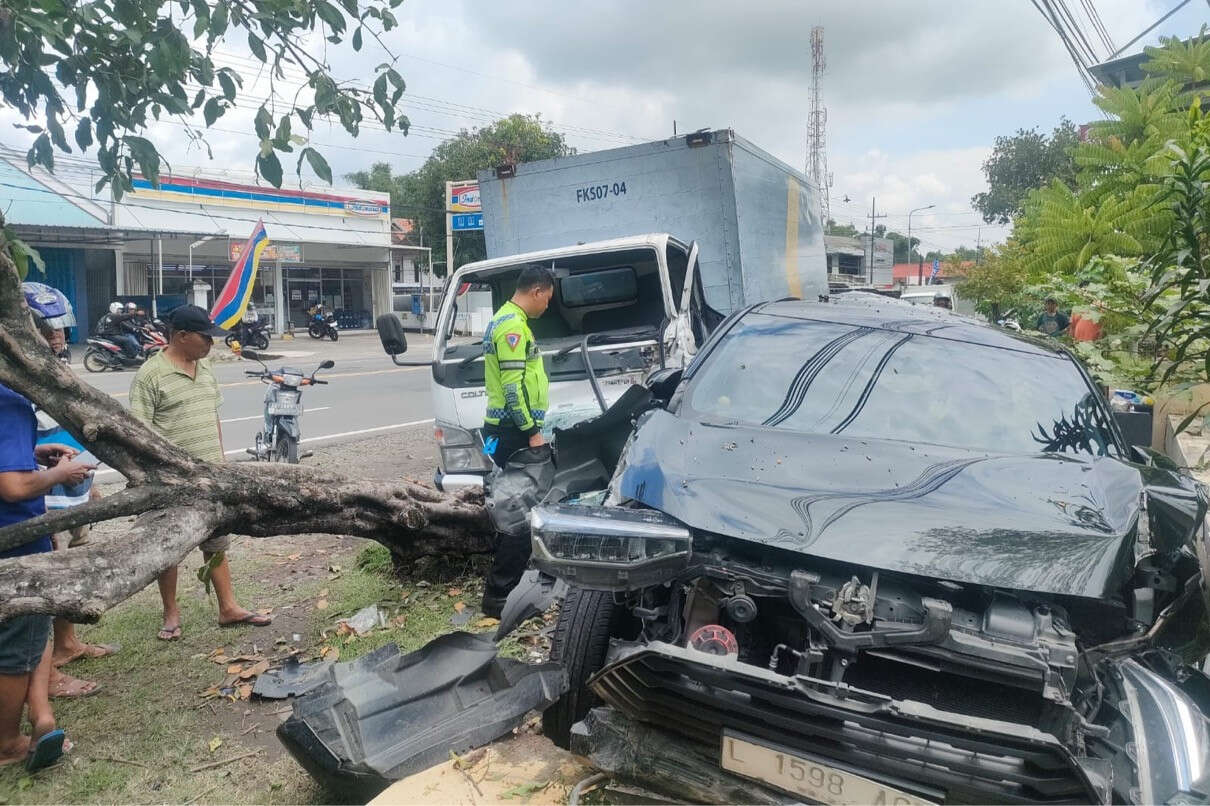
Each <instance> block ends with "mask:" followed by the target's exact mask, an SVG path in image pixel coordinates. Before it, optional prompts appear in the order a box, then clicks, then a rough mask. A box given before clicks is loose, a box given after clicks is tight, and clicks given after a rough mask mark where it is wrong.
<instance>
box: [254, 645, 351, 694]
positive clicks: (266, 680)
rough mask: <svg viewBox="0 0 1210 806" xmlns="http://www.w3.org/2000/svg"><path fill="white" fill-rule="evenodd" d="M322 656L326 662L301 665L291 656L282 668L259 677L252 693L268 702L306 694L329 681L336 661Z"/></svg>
mask: <svg viewBox="0 0 1210 806" xmlns="http://www.w3.org/2000/svg"><path fill="white" fill-rule="evenodd" d="M324 649H325V650H326V649H331V648H330V647H324ZM333 653H334V654H335V655H336V656H339V652H338V651H336V650H333ZM321 655H323V656H324V658H325V660H323V661H320V662H315V663H301V662H299V660H298V656H296V655H291V656H290V657H288V658H286V661H285V662H284V663H283V664H282V665H281V667H280V668H278V669H271V670H270V671H267V672H265V673H264V674H262V675H261V676H260V677H258V678H257V680H256V685H255V686H253V687H252V693H253V694H255V695H256V696H257V697H261V698H263V699H266V700H281V699H285V698H286V697H292V696H293V697H296V696H298V695H300V694H306V693H307V692H308V691H310V690H311V689H313V688H315V687H316V686H318V685H320V684H321V683H323V682H324V681H325V680H327V679H328V670H329V669H330V668H331V666H332V661H334V660H335V659H336V658H335V657H332V658H328V657H327V654H326V653H321Z"/></svg>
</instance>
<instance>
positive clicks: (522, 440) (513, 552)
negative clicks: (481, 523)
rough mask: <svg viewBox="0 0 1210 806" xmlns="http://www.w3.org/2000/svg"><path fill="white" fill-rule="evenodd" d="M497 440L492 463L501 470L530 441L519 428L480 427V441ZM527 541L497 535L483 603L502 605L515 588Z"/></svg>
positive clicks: (527, 551) (525, 557) (526, 559)
mask: <svg viewBox="0 0 1210 806" xmlns="http://www.w3.org/2000/svg"><path fill="white" fill-rule="evenodd" d="M493 437H495V438H496V440H497V443H496V450H495V451H494V452H493V453H492V461H493V462H495V463H496V466H497V467H499V468H503V467H504V466H505V465H507V464H508V457H510V456H512V455H513V454H514V453H516V452H517V451H519V450H521V449H523V448H528V447H529V437H527V436H526V435H525V434H523V433H521V430H520V429H519V428H516V427H514V426H507V425H488V424H486V423H485V424H484V426H483V440H484V442H485V443H486V442H487V441H488V440H490V439H491V438H493ZM529 555H530V537H529V535H528V534H523V535H506V534H504V533H502V532H497V533H496V538H495V545H494V546H493V548H492V567H491V570H490V571H488V572H487V580H486V584H485V585H484V590H483V599H484V601H485V602H490V603H495V604H496V605H503V604H504V600H505V599H507V598H508V594H509V591H511V590H512V589H513V588H515V587H517V583H518V582H520V581H521V575H522V574H524V573H525V566H527V565H528V564H529Z"/></svg>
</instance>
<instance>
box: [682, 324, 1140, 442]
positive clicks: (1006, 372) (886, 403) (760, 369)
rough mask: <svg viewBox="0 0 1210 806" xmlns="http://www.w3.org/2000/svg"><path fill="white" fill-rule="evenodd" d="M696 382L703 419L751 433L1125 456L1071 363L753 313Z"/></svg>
mask: <svg viewBox="0 0 1210 806" xmlns="http://www.w3.org/2000/svg"><path fill="white" fill-rule="evenodd" d="M691 383H692V386H691V388H690V390H689V395H688V400H689V407H690V408H691V409H692V410H693V411H694V412H698V413H701V414H704V415H707V416H711V417H715V418H721V419H725V420H730V421H733V422H737V423H743V424H747V425H756V426H765V427H770V428H785V429H790V430H795V431H806V432H810V433H817V434H837V435H844V436H850V437H866V438H875V439H895V440H904V441H908V442H926V443H932V444H937V445H952V446H955V447H961V448H968V449H976V450H986V451H991V452H994V453H1010V454H1031V453H1039V452H1060V453H1062V452H1069V453H1089V454H1094V455H1104V454H1107V453H1116V452H1117V451H1116V449H1115V447H1114V443H1113V438H1112V436H1111V431H1110V428H1109V426H1108V424H1107V422H1106V421H1105V417H1104V410H1103V408H1102V407H1101V406H1099V405H1098V404H1097V401H1096V399H1095V397H1094V392H1093V390H1092V389H1091V388H1089V386H1088V384H1087V383H1086V382H1085V380H1084V377H1083V376H1082V375H1081V374H1080V372H1079V371H1078V370H1077V368H1076V367H1075V365H1074V364H1073V363H1072V362H1071V360H1070V359H1067V358H1065V357H1051V356H1047V355H1041V354H1035V353H1028V352H1023V351H1015V350H1009V349H1003V348H997V347H987V346H982V345H977V344H969V343H964V342H958V341H951V340H946V339H941V338H936V337H931V336H923V335H912V334H907V333H902V332H896V331H889V330H880V329H877V328H869V327H855V326H852V325H841V324H835V323H829V322H815V321H809V320H801V319H789V318H784V317H779V316H770V315H765V314H752V315H749V316H747V317H745V318H744V320H743V321H742V322H740V323H738V324H737V325H736V326H735V328H734V329H733V330H732V331H731V332H730V333H728V334H727V337H726V338H725V339H724V341H723V342H722V343H721V344H719V345H718V347H717V348H716V349H715V350H714V352H713V353H712V354H711V355H709V356H708V357H707V358H706V360H705V362H704V363H703V364H702V366H701V368H700V369H699V370H698V371H697V373H696V374H695V377H694V378H693V380H692V382H691Z"/></svg>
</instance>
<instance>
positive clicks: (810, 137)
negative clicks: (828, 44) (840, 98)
mask: <svg viewBox="0 0 1210 806" xmlns="http://www.w3.org/2000/svg"><path fill="white" fill-rule="evenodd" d="M825 67H827V61H826V60H825V59H824V55H823V27H822V26H819V25H817V26H815V27H814V28H812V29H811V111H810V113H809V114H808V115H807V177H808V178H809V179H810V180H811V182H813V183H814V184H815V187H816V188H817V189H818V190H819V214H820V215H821V216H822V217H823V225H824V226H825V227H826V226H827V225H828V218H829V217H830V216H831V209H830V208H829V206H828V186H829V185H831V184H832V182H831V180H830V179H829V177H828V150H827V137H826V132H827V127H828V110H827V109H826V108H825V107H824V105H823V98H822V96H821V94H820V88H819V85H820V78H821V77H822V76H823V71H824V68H825Z"/></svg>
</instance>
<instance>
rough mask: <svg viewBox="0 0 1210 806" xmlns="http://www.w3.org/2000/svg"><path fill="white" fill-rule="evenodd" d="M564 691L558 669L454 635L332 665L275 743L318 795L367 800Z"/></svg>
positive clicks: (508, 726)
mask: <svg viewBox="0 0 1210 806" xmlns="http://www.w3.org/2000/svg"><path fill="white" fill-rule="evenodd" d="M566 690H567V675H566V672H565V671H564V670H563V669H562V667H560V666H559V665H558V664H556V663H543V664H538V665H533V666H531V665H528V664H525V663H522V662H521V661H516V660H511V659H508V658H500V657H498V656H497V655H496V647H495V644H493V643H492V641H491V639H490V637H488V636H485V635H472V634H470V633H464V632H456V633H450V634H448V635H443V636H441V637H439V638H436V639H434V640H433V641H430V642H429V643H428V644H426V645H425V646H423V647H421V648H420V649H418V650H416V651H415V652H410V653H408V654H406V655H402V654H400V652H399V648H398V647H396V646H395V645H394V644H388V645H386V646H384V647H382V648H381V649H378V650H376V651H374V652H372V653H370V654H369V655H366V656H365V657H363V658H359V659H358V660H355V661H352V662H350V663H337V664H334V665H333V666H332V667H331V668H330V669H329V670H328V679H327V680H326V681H325V682H324V683H323V684H322V685H320V686H318V687H316V688H314V689H312V690H311V691H310V692H308V693H307V694H305V695H303V696H302V697H299V698H298V699H297V700H295V702H294V713H293V714H292V715H291V716H290V718H289V719H287V720H286V721H285V722H283V723H282V724H281V725H280V726H278V728H277V736H278V738H279V739H280V740H281V742H282V744H284V745H285V746H286V749H287V750H289V751H290V754H291V755H292V756H294V758H295V759H297V760H298V762H299V763H300V764H302V766H303V767H304V768H305V769H306V770H307V772H309V773H310V774H311V775H312V776H313V777H314V778H315V779H316V780H318V781H319V782H320V783H321V784H323V785H324V786H325V787H327V788H328V789H330V790H333V791H335V792H339V793H340V794H341V796H342V797H347V796H355V797H360V798H363V799H366V800H368V799H369V798H370V797H373V796H374V795H376V794H377V793H378V792H380V791H382V790H383V789H384V788H386V786H388V785H389V784H390V783H391V782H392V781H396V780H399V779H400V778H403V777H405V776H408V775H410V774H412V773H414V772H418V771H420V770H423V769H427V768H428V767H431V766H433V765H434V764H436V763H438V762H440V761H443V760H445V759H448V758H449V754H450V751H453V752H455V753H462V752H465V751H467V750H470V749H472V748H475V747H480V746H482V745H485V744H487V743H488V742H491V741H493V740H495V739H497V738H499V737H500V736H503V735H504V734H506V733H508V732H509V731H511V730H512V729H513V728H514V727H515V726H516V725H518V724H520V722H521V720H522V719H524V718H525V715H526V714H527V713H529V712H530V711H532V710H541V709H543V708H546V707H547V706H548V705H550V704H551V703H553V702H554V701H555V700H556V699H558V697H559V696H560V695H562V694H563V692H564V691H566Z"/></svg>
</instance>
